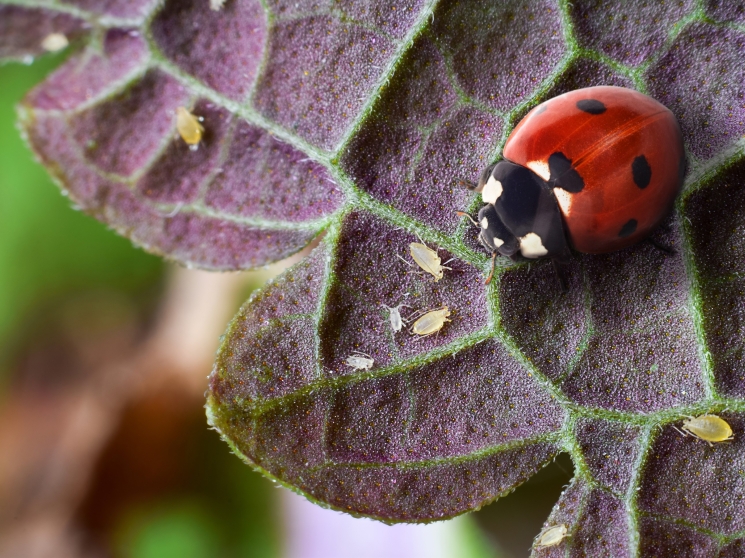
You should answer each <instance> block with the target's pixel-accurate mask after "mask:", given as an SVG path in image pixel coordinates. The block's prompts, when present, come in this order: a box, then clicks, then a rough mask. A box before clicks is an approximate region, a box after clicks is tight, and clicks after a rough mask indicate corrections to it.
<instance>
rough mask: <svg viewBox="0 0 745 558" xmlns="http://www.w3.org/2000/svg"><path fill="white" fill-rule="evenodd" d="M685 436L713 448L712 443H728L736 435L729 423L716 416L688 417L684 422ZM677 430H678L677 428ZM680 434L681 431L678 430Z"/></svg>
mask: <svg viewBox="0 0 745 558" xmlns="http://www.w3.org/2000/svg"><path fill="white" fill-rule="evenodd" d="M682 428H683V432H681V434H683V435H684V436H685V435H686V434H688V435H690V436H693V437H694V438H698V439H699V440H703V441H704V442H706V443H708V444H709V445H710V446H712V445H713V444H712V442H727V441H729V440H734V438H735V435H734V434H733V433H732V428H731V427H730V425H729V424H727V421H725V420H724V419H721V418H719V417H718V416H716V415H701V416H699V417H687V420H684V421H683V426H682ZM676 430H677V428H676ZM678 431H679V432H680V430H678Z"/></svg>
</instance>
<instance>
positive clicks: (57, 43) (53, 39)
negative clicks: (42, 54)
mask: <svg viewBox="0 0 745 558" xmlns="http://www.w3.org/2000/svg"><path fill="white" fill-rule="evenodd" d="M69 44H70V41H68V40H67V37H65V35H63V34H62V33H50V34H49V35H47V36H46V37H44V40H43V41H41V48H43V49H44V50H46V51H47V52H57V51H59V50H62V49H63V48H66V47H67V45H69Z"/></svg>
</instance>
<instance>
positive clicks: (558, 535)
mask: <svg viewBox="0 0 745 558" xmlns="http://www.w3.org/2000/svg"><path fill="white" fill-rule="evenodd" d="M566 536H567V526H566V525H564V524H563V523H561V524H560V525H554V526H553V527H548V528H547V529H544V530H543V531H541V533H540V534H539V535H538V537H537V539H538V540H536V542H535V547H536V548H548V547H550V546H556V545H557V544H559V543H560V542H561V541H563V540H564V538H565V537H566Z"/></svg>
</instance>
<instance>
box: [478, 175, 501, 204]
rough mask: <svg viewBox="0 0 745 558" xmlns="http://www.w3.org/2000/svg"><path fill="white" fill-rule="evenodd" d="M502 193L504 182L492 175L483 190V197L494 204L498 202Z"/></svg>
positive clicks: (485, 200)
mask: <svg viewBox="0 0 745 558" xmlns="http://www.w3.org/2000/svg"><path fill="white" fill-rule="evenodd" d="M501 195H502V183H501V182H500V181H499V180H497V179H496V178H494V177H493V176H490V177H489V180H487V181H486V184H485V185H484V189H483V190H482V191H481V199H482V200H484V203H491V204H494V203H497V200H498V199H499V196H501Z"/></svg>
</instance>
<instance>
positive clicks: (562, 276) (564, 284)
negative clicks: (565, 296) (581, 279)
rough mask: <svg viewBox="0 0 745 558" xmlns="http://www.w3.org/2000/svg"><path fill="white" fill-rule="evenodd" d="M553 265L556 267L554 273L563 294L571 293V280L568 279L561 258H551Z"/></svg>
mask: <svg viewBox="0 0 745 558" xmlns="http://www.w3.org/2000/svg"><path fill="white" fill-rule="evenodd" d="M551 263H552V264H553V266H554V273H556V278H557V279H558V280H559V284H560V285H561V292H563V293H565V292H567V291H569V279H568V277H567V269H566V266H565V265H564V262H563V261H562V260H561V258H551Z"/></svg>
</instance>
